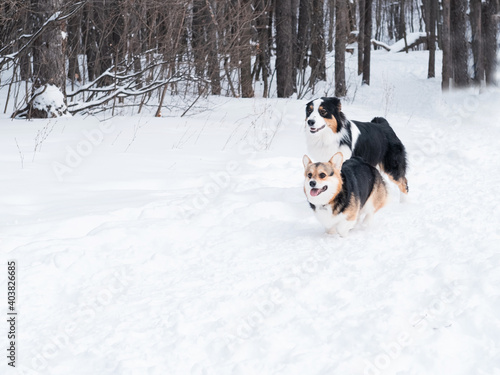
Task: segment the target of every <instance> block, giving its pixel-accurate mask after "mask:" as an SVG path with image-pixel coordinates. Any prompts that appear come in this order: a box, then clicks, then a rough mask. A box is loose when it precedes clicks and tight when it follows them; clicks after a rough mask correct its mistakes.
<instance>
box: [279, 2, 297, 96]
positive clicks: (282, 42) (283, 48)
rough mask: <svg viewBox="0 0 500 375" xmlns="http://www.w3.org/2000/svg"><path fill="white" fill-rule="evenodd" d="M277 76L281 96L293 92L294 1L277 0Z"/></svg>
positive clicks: (289, 94) (290, 94)
mask: <svg viewBox="0 0 500 375" xmlns="http://www.w3.org/2000/svg"><path fill="white" fill-rule="evenodd" d="M275 9H276V10H275V17H276V76H277V77H276V78H277V86H278V87H277V91H278V97H279V98H288V97H290V96H292V94H293V82H292V79H293V75H292V68H293V58H292V57H293V51H292V47H293V40H292V1H291V0H276V8H275Z"/></svg>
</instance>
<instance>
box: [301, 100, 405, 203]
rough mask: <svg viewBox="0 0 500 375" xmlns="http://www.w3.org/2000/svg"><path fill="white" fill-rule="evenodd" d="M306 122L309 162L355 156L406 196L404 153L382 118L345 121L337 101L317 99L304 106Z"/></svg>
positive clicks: (395, 136)
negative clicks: (386, 177)
mask: <svg viewBox="0 0 500 375" xmlns="http://www.w3.org/2000/svg"><path fill="white" fill-rule="evenodd" d="M306 123H307V128H308V129H307V130H306V140H307V148H308V151H309V154H310V155H311V156H312V157H313V159H315V160H316V161H319V162H328V161H329V160H330V158H331V157H332V156H333V155H334V154H335V153H337V152H341V153H342V154H343V155H344V160H347V159H349V158H350V157H351V156H359V157H361V158H363V159H364V160H365V161H366V162H367V163H368V164H371V165H372V166H374V167H378V168H379V169H380V170H381V171H383V172H385V173H386V174H387V176H388V177H389V179H390V180H391V181H393V182H394V183H395V184H396V185H397V186H398V187H399V190H401V192H402V193H404V194H408V181H407V179H406V168H407V161H406V150H405V147H404V145H403V143H401V141H400V140H399V138H398V137H397V135H396V133H394V130H392V128H391V127H390V125H389V123H388V122H387V120H386V119H384V118H382V117H375V118H374V119H373V120H372V121H371V122H360V121H349V120H348V119H347V118H346V117H345V115H344V114H343V113H342V110H341V104H340V99H338V98H320V99H315V100H313V101H311V102H309V103H307V104H306Z"/></svg>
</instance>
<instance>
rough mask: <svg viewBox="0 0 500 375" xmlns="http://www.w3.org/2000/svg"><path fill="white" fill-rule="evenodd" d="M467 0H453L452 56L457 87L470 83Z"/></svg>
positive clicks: (451, 12) (451, 17) (451, 23)
mask: <svg viewBox="0 0 500 375" xmlns="http://www.w3.org/2000/svg"><path fill="white" fill-rule="evenodd" d="M466 12H467V0H451V11H450V25H451V56H452V67H453V82H454V83H455V85H456V86H457V87H465V86H467V85H468V84H469V74H468V72H467V52H468V46H467V39H466V30H467V25H466V19H465V16H466Z"/></svg>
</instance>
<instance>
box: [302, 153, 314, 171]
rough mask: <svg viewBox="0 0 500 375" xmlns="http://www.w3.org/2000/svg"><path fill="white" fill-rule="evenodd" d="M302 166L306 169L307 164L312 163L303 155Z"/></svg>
mask: <svg viewBox="0 0 500 375" xmlns="http://www.w3.org/2000/svg"><path fill="white" fill-rule="evenodd" d="M302 164H304V169H305V168H307V167H308V166H309V164H312V161H311V159H309V156H307V155H304V157H303V158H302Z"/></svg>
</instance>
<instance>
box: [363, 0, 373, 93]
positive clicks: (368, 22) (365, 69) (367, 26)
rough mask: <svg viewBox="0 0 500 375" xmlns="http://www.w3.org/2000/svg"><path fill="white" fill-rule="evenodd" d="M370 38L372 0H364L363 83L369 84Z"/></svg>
mask: <svg viewBox="0 0 500 375" xmlns="http://www.w3.org/2000/svg"><path fill="white" fill-rule="evenodd" d="M361 1H362V0H361ZM371 39H372V0H365V36H364V44H365V46H364V51H363V84H365V85H369V84H370V53H371V47H372V43H371Z"/></svg>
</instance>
